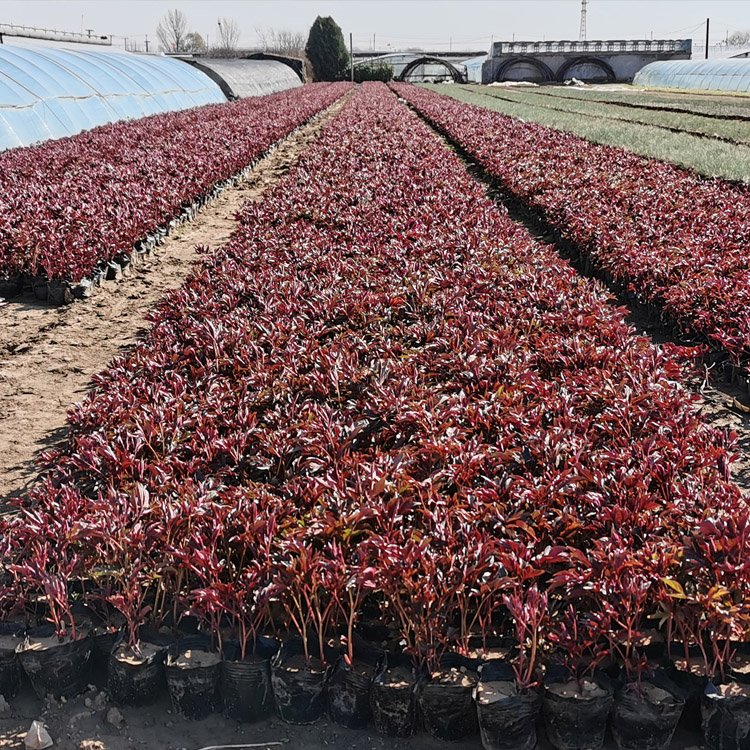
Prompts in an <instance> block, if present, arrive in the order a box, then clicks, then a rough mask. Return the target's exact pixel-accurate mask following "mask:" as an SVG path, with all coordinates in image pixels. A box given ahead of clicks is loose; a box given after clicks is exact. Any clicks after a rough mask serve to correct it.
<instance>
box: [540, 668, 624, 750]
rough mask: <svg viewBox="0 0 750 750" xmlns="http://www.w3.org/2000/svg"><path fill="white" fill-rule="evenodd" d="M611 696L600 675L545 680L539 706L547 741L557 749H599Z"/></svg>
mask: <svg viewBox="0 0 750 750" xmlns="http://www.w3.org/2000/svg"><path fill="white" fill-rule="evenodd" d="M613 700H614V690H613V688H612V686H611V684H609V683H608V682H605V681H604V680H603V679H591V680H581V681H580V682H579V681H578V680H571V681H568V682H550V683H548V684H546V685H545V686H544V693H543V700H542V709H543V713H544V726H545V728H546V730H547V737H548V739H549V741H550V743H551V744H552V745H553V746H554V747H556V748H557V750H600V748H601V747H602V746H603V745H604V734H605V732H606V729H607V719H608V718H609V713H610V711H611V709H612V703H613Z"/></svg>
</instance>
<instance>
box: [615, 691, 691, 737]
mask: <svg viewBox="0 0 750 750" xmlns="http://www.w3.org/2000/svg"><path fill="white" fill-rule="evenodd" d="M684 706H685V700H684V695H682V694H681V693H680V690H679V688H677V687H676V686H675V687H674V688H673V689H668V688H667V686H666V685H664V684H663V683H662V685H660V686H659V687H657V686H656V685H655V684H653V683H651V682H646V681H642V682H641V684H640V685H634V684H629V685H624V686H623V687H621V688H619V689H618V690H617V691H616V692H615V701H614V708H613V712H612V735H613V737H614V739H615V743H616V744H617V747H618V748H620V750H666V749H667V748H668V747H669V743H670V742H671V741H672V735H673V734H674V730H675V728H676V727H677V722H678V721H679V720H680V716H681V715H682V711H683V708H684Z"/></svg>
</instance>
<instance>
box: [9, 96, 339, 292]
mask: <svg viewBox="0 0 750 750" xmlns="http://www.w3.org/2000/svg"><path fill="white" fill-rule="evenodd" d="M347 89H348V84H345V83H344V84H315V85H311V86H305V87H302V88H299V89H293V90H292V91H286V92H282V93H279V94H274V95H271V96H267V97H262V98H259V99H246V100H243V101H239V102H235V103H231V104H217V105H208V106H206V107H200V108H197V109H192V110H188V111H183V112H172V113H168V114H162V115H155V116H153V117H148V118H145V119H142V120H136V121H131V122H119V123H115V124H112V125H105V126H103V127H100V128H95V129H93V130H91V131H88V132H85V133H81V134H79V135H75V136H72V137H69V138H61V139H58V140H54V141H48V142H46V143H43V144H41V145H39V146H34V147H30V148H18V149H12V150H10V151H7V152H4V153H3V154H0V280H2V279H3V278H6V279H8V278H13V277H18V276H19V275H24V276H27V277H33V276H41V277H43V278H46V279H51V280H60V281H66V282H78V281H81V280H82V279H83V278H87V277H91V276H92V275H93V274H94V272H95V271H96V270H97V269H98V268H100V267H101V265H102V263H106V262H107V261H110V260H112V259H114V258H118V257H120V256H128V255H130V254H131V253H132V252H133V250H134V247H135V245H136V243H139V242H140V241H141V240H143V239H144V238H145V237H146V236H147V235H149V234H151V233H153V232H154V231H155V230H157V228H161V229H164V228H165V227H166V226H167V225H168V224H169V223H170V221H171V220H173V219H175V218H176V217H177V216H178V215H179V214H180V212H181V211H182V210H183V209H185V208H186V207H189V206H191V204H193V203H194V202H195V201H196V200H199V199H201V198H203V197H204V196H205V195H206V194H207V193H208V192H209V191H210V190H211V189H212V188H213V187H214V185H216V184H218V183H221V182H222V181H224V180H227V179H228V178H230V177H232V176H234V175H236V174H238V173H239V172H241V171H242V170H244V169H245V168H247V167H248V166H249V165H251V164H252V163H253V162H255V161H256V160H257V159H259V158H260V157H261V156H262V155H263V154H264V153H265V152H266V151H268V149H269V148H270V147H271V146H272V145H273V144H274V143H276V142H277V141H278V140H280V139H281V138H283V137H285V136H286V135H288V134H289V133H290V132H291V131H292V130H294V129H295V128H297V127H299V126H300V125H302V124H303V123H305V122H306V121H307V120H309V119H310V118H311V117H312V116H313V115H315V114H316V113H318V112H320V111H321V110H323V109H325V108H326V107H328V106H329V105H331V104H332V103H333V102H334V101H336V99H338V98H339V97H341V96H342V95H343V93H344V92H345V91H346V90H347Z"/></svg>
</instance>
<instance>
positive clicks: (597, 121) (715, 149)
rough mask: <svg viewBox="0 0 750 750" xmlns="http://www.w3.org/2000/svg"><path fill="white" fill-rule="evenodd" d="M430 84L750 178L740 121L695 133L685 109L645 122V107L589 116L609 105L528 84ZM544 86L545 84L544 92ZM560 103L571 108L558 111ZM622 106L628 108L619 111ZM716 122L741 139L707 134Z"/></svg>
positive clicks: (655, 154) (749, 150)
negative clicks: (523, 87)
mask: <svg viewBox="0 0 750 750" xmlns="http://www.w3.org/2000/svg"><path fill="white" fill-rule="evenodd" d="M428 88H429V87H428ZM431 88H432V90H435V91H439V92H440V93H444V94H449V95H450V96H452V97H454V98H455V99H458V100H459V101H462V102H466V103H469V104H474V105H476V106H478V107H484V108H486V109H491V110H494V111H496V112H502V113H503V114H505V115H508V116H509V117H514V118H518V119H522V120H524V121H527V122H535V123H538V124H540V125H545V126H548V127H551V128H555V129H557V130H558V131H564V132H567V133H574V134H575V135H577V136H579V137H581V138H586V139H587V140H589V141H593V142H594V143H600V144H602V145H606V146H615V147H622V148H626V149H629V150H630V151H632V152H634V153H637V154H640V155H641V156H644V157H647V158H650V159H662V160H664V161H668V162H672V163H673V164H677V165H679V166H682V167H685V168H688V169H694V170H695V171H697V172H699V173H700V174H703V175H705V176H707V177H721V178H723V179H728V180H734V181H738V182H750V145H748V144H747V143H746V140H747V130H748V128H747V123H744V122H734V121H732V122H727V123H724V122H722V121H721V120H706V119H705V118H703V121H702V122H701V123H700V126H699V127H700V130H701V132H700V133H699V134H694V133H691V132H690V130H691V128H695V127H696V121H695V120H690V122H689V123H688V122H687V118H688V115H687V114H676V115H674V117H677V118H679V119H678V120H677V121H673V120H671V118H670V116H669V115H668V114H667V113H658V112H654V113H653V114H651V117H657V118H660V116H661V115H662V114H663V116H664V118H667V119H665V120H660V119H659V122H654V123H651V124H648V123H646V122H638V121H637V120H638V119H639V118H640V119H641V120H646V119H647V116H648V115H649V111H645V115H642V114H641V112H642V110H638V109H623V108H617V109H616V110H615V111H614V112H608V113H607V117H602V116H591V115H593V114H594V110H595V109H596V108H597V107H601V106H604V107H606V106H608V105H606V104H600V105H597V104H595V103H594V102H589V101H588V100H586V101H581V100H578V99H577V100H574V99H573V98H572V97H569V98H568V97H563V96H562V95H554V94H546V93H545V94H539V93H537V92H536V90H535V91H534V92H533V93H530V92H527V91H526V90H523V91H518V90H515V89H514V90H512V91H508V90H507V89H499V90H497V89H495V88H490V87H484V86H483V87H481V88H478V87H475V86H457V85H440V86H439V87H437V86H433V87H431ZM547 90H548V89H546V88H545V92H546V91H547ZM495 91H497V94H496V93H495ZM563 108H567V109H569V110H571V111H568V112H564V111H559V110H560V109H563ZM574 110H576V111H574ZM623 112H625V113H628V114H626V115H625V116H624V117H623V116H622V114H621V113H623ZM628 115H630V116H628ZM670 123H671V124H670ZM714 124H716V126H717V128H718V129H719V130H722V132H725V133H726V136H725V137H727V138H729V139H730V140H736V141H739V142H738V143H728V142H726V141H724V140H718V139H715V138H712V137H708V134H709V133H711V132H716V130H712V126H713V125H714ZM722 126H723V128H722ZM674 130H677V131H678V132H674ZM704 131H705V132H704Z"/></svg>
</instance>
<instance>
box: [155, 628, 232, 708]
mask: <svg viewBox="0 0 750 750" xmlns="http://www.w3.org/2000/svg"><path fill="white" fill-rule="evenodd" d="M189 654H193V655H195V654H200V655H203V654H209V655H211V657H215V660H213V661H212V663H205V664H201V663H200V661H199V660H195V661H193V659H189V658H188V659H186V658H185V657H186V655H189ZM166 674H167V688H168V689H169V697H170V698H171V699H172V708H173V709H174V710H175V712H176V713H178V714H180V715H181V716H184V717H185V718H186V719H205V718H206V717H207V716H209V715H210V714H212V713H213V712H214V711H216V709H217V707H218V705H219V681H220V679H221V660H220V659H219V657H218V654H217V653H216V650H215V649H214V648H213V647H212V644H211V639H210V638H208V637H207V636H202V635H190V636H187V637H186V638H182V639H180V641H179V642H178V643H176V644H175V645H174V646H172V647H171V648H170V650H169V653H168V654H167V660H166Z"/></svg>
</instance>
